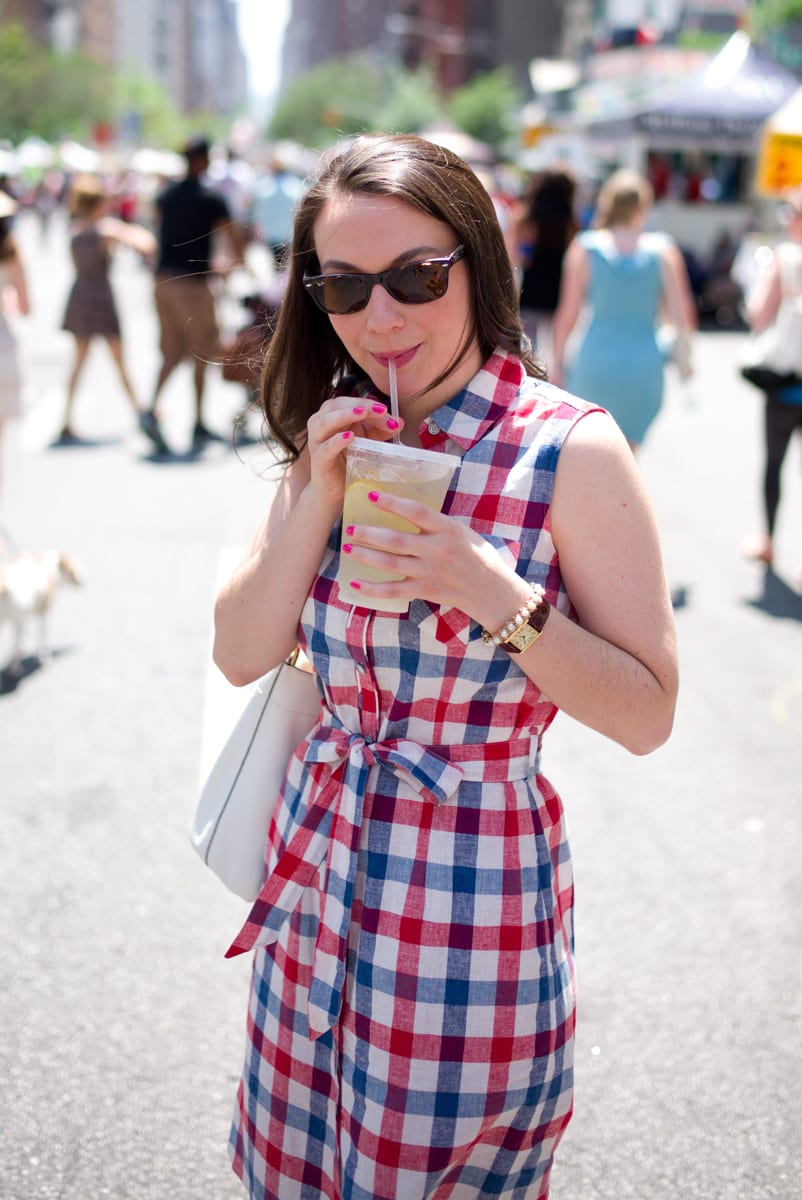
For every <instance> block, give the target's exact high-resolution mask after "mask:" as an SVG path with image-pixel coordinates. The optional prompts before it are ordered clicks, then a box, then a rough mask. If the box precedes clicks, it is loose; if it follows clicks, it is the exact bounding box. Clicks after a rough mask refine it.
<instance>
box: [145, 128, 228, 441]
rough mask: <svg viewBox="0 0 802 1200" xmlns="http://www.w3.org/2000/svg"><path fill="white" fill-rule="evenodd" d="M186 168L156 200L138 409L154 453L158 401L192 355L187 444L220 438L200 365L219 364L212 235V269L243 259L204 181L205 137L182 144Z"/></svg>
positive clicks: (222, 203) (222, 204) (159, 436)
mask: <svg viewBox="0 0 802 1200" xmlns="http://www.w3.org/2000/svg"><path fill="white" fill-rule="evenodd" d="M184 156H185V158H186V162H187V173H186V176H185V178H184V179H181V180H179V181H178V182H177V183H173V184H171V185H170V186H169V187H168V188H166V190H165V191H163V192H162V193H161V195H160V196H159V197H158V198H157V201H156V205H157V210H158V213H159V260H158V267H157V271H156V312H157V314H158V317H159V325H160V328H161V356H162V357H161V366H160V368H159V374H158V376H157V379H156V386H155V389H154V392H153V399H152V402H151V406H150V409H149V410H148V411H147V412H145V413H143V415H142V422H141V424H142V429H143V430H144V432H145V433H146V434H147V435H148V437H149V438H150V439H151V441H152V442H153V444H154V445H155V447H156V449H157V451H158V452H159V453H160V454H166V453H169V447H168V445H167V442H166V441H165V438H164V434H163V433H162V430H161V425H160V412H159V400H160V397H161V393H162V389H163V388H164V385H165V384H166V382H167V380H168V379H169V378H170V376H171V375H172V373H173V371H174V370H175V368H176V367H177V366H178V365H179V363H181V362H182V361H183V360H184V359H185V358H191V359H192V364H193V381H194V391H195V424H194V428H193V431H192V448H193V450H200V449H202V447H203V446H204V445H205V443H206V442H208V441H210V440H224V439H222V438H219V437H218V435H216V434H215V433H213V432H212V430H211V429H209V427H208V426H207V425H206V423H205V420H204V410H203V402H204V394H205V385H206V368H207V366H208V365H209V363H212V362H219V361H220V354H221V350H222V346H221V341H220V331H219V328H218V324H217V315H216V312H215V298H214V294H213V292H212V289H211V287H210V285H209V281H210V276H211V273H212V270H213V267H212V256H213V252H214V249H215V239H217V238H219V239H221V242H220V244H221V245H222V244H223V243H225V245H226V247H227V251H226V254H227V257H226V258H225V261H224V263H223V264H220V265H219V266H218V269H219V270H221V271H225V270H228V269H230V268H231V267H233V266H236V265H239V264H240V263H242V261H243V239H242V236H241V233H240V230H239V227H238V226H237V224H236V222H235V221H234V220H233V219H232V215H231V211H230V209H229V207H228V204H227V202H226V200H225V199H224V197H223V196H221V195H220V194H219V193H218V192H215V191H214V190H213V189H212V188H210V187H208V186H207V184H206V183H205V182H204V180H203V175H204V173H205V171H206V170H207V168H208V166H209V143H208V141H207V140H206V139H205V138H194V139H193V140H192V141H190V142H188V143H187V145H186V146H185V148H184Z"/></svg>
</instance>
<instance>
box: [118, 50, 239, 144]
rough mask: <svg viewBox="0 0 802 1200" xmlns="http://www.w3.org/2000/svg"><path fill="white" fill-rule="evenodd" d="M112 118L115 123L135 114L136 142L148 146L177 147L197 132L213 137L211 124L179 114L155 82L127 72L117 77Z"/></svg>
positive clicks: (199, 118) (198, 116) (140, 73)
mask: <svg viewBox="0 0 802 1200" xmlns="http://www.w3.org/2000/svg"><path fill="white" fill-rule="evenodd" d="M113 108H114V117H115V119H116V120H117V121H120V120H121V119H122V118H124V117H126V116H128V115H130V114H135V115H136V117H137V118H138V121H139V140H140V141H141V142H143V143H144V144H145V145H147V146H164V147H168V148H171V149H172V148H174V147H177V146H180V145H181V144H182V143H183V142H185V141H186V139H187V137H189V136H190V135H191V134H193V133H197V131H198V130H199V129H201V130H203V131H204V132H205V133H209V134H210V135H214V133H215V130H214V129H213V127H212V122H210V121H208V120H206V118H205V117H203V116H201V115H200V114H195V115H194V116H193V117H192V118H188V117H186V116H184V115H183V114H182V113H180V112H179V111H178V109H177V108H176V107H175V105H174V104H173V102H172V101H171V99H170V97H169V96H168V95H167V92H166V91H165V89H164V88H163V87H162V85H161V84H160V83H158V82H157V81H156V80H155V79H152V78H151V77H150V76H149V75H145V74H143V73H142V72H140V71H136V70H132V69H129V70H127V71H124V72H122V73H121V74H119V75H118V76H116V78H115V80H114V88H113Z"/></svg>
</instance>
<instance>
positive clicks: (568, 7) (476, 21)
mask: <svg viewBox="0 0 802 1200" xmlns="http://www.w3.org/2000/svg"><path fill="white" fill-rule="evenodd" d="M591 5H592V0H564V2H563V3H561V2H560V0H494V3H493V4H488V3H487V0H292V7H291V11H290V20H289V23H288V25H287V30H286V33H285V38H284V49H283V56H282V86H286V85H287V84H288V83H290V82H291V81H292V80H293V79H295V78H297V77H298V76H299V75H301V74H303V72H304V71H307V70H309V69H310V68H311V67H313V66H315V65H317V64H318V63H320V62H323V61H325V59H328V58H334V57H342V56H344V55H347V54H351V53H354V52H356V51H359V50H362V51H367V52H369V53H372V54H374V55H376V56H378V57H380V59H381V60H382V61H389V62H395V63H400V64H402V65H404V66H406V67H408V68H410V69H414V68H416V67H419V66H421V65H427V66H430V67H431V68H432V69H433V70H434V72H435V76H436V78H437V80H438V83H439V84H440V86H441V88H442V89H443V90H444V91H446V92H448V91H452V90H453V89H454V88H457V87H460V86H461V85H462V84H464V83H466V82H467V81H468V80H469V79H470V78H471V77H472V76H473V75H475V74H476V73H477V72H481V71H491V70H494V69H495V68H497V67H507V68H509V70H510V71H511V72H512V74H513V75H514V76H515V78H516V79H517V80H518V82H519V83H520V84H521V85H522V86H523V87H524V88H526V87H528V86H529V74H528V70H529V63H530V61H531V59H533V58H536V57H555V56H556V57H559V56H561V55H562V54H564V53H565V52H566V51H565V46H564V44H563V43H564V32H565V30H566V28H568V27H572V28H574V29H575V30H577V31H578V30H579V29H580V28H581V25H582V23H583V20H584V23H585V27H586V28H587V25H588V10H589V9H590V7H591Z"/></svg>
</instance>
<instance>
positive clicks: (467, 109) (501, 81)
mask: <svg viewBox="0 0 802 1200" xmlns="http://www.w3.org/2000/svg"><path fill="white" fill-rule="evenodd" d="M523 103H524V97H523V95H522V93H521V91H520V89H519V88H518V86H517V84H516V83H515V81H514V79H513V77H512V75H511V73H510V72H509V71H508V70H507V69H506V67H500V68H499V69H498V70H496V71H484V72H482V73H480V74H477V75H474V77H473V79H471V80H470V81H469V82H468V83H466V84H465V85H464V86H463V87H461V88H459V89H458V90H457V91H455V92H454V93H453V94H452V96H451V97H450V99H449V102H448V106H447V108H448V115H449V116H450V117H451V120H452V121H453V122H454V123H455V124H456V125H458V126H459V127H460V129H462V130H464V131H465V133H469V134H470V135H471V137H475V138H477V139H478V140H479V141H480V142H486V143H487V144H488V145H489V146H493V147H494V148H495V149H496V150H499V151H500V150H502V149H503V148H504V145H505V143H506V142H507V141H508V140H509V138H510V134H511V132H512V127H513V126H512V118H513V115H514V114H515V113H517V112H518V111H519V109H520V108H521V107H522V105H523Z"/></svg>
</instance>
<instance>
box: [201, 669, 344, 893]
mask: <svg viewBox="0 0 802 1200" xmlns="http://www.w3.org/2000/svg"><path fill="white" fill-rule="evenodd" d="M244 692H245V696H246V703H245V707H244V709H243V711H242V713H241V714H240V716H239V719H238V720H237V722H236V724H235V726H234V728H233V730H232V731H231V733H230V734H229V736H228V738H227V740H226V742H225V745H224V746H223V748H222V750H221V751H220V753H219V754H218V756H217V758H216V759H215V761H214V763H213V765H212V767H211V769H210V771H209V772H208V774H207V776H206V780H205V782H204V783H203V785H202V787H201V792H200V796H199V797H198V802H197V805H196V807H195V813H194V816H193V819H192V828H191V831H190V840H191V841H192V845H193V846H194V847H195V849H196V850H197V852H198V854H199V855H200V856H201V858H202V859H203V861H204V862H205V863H206V865H207V866H208V867H211V869H212V870H213V871H214V873H215V874H216V875H217V876H218V877H219V878H220V879H221V880H222V881H223V883H224V884H225V885H226V887H227V888H229V890H230V891H232V892H236V893H237V895H238V896H242V898H243V899H244V900H251V901H253V900H255V899H256V897H257V896H258V895H259V892H260V891H261V889H262V884H263V882H264V859H265V846H266V843H267V834H268V830H269V828H270V822H271V820H272V818H273V813H274V811H275V808H276V803H277V801H278V797H279V792H280V790H281V785H282V783H283V781H284V774H285V772H286V769H287V764H288V763H289V760H290V757H291V755H292V753H293V751H294V750H295V749H296V747H297V746H298V745H299V744H300V743H301V742H302V741H303V740H304V738H305V737H306V735H307V734H308V733H309V731H310V730H311V728H312V726H313V725H314V724H315V722H316V721H317V719H318V717H319V716H320V695H319V693H318V690H317V687H316V686H315V677H314V674H313V672H312V668H311V665H310V664H309V662H308V660H307V659H306V658H305V657H304V656H303V655H302V654H301V652H300V650H295V651H294V652H293V654H291V655H290V657H289V658H288V659H287V660H286V661H285V662H282V663H279V665H278V666H277V667H274V668H273V670H272V671H268V673H267V674H266V675H264V676H263V677H262V678H261V679H259V680H257V681H256V683H254V684H252V685H251V687H250V688H246V689H244Z"/></svg>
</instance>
